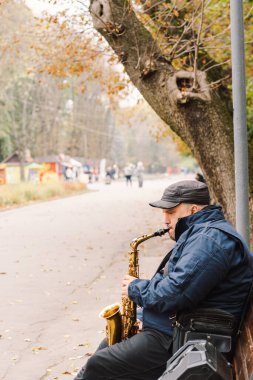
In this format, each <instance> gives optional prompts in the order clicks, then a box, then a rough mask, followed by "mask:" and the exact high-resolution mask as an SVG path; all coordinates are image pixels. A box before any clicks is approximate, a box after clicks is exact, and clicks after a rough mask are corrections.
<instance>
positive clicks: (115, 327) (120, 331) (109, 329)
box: [99, 228, 168, 346]
mask: <svg viewBox="0 0 253 380" xmlns="http://www.w3.org/2000/svg"><path fill="white" fill-rule="evenodd" d="M166 232H168V228H165V229H160V230H158V231H156V232H154V233H153V234H150V235H142V236H140V237H138V238H136V239H134V240H132V242H131V244H130V247H131V251H130V252H129V253H128V274H129V275H130V276H134V277H136V278H139V257H138V252H139V251H138V249H137V248H138V246H139V244H141V243H143V242H144V241H145V240H148V239H151V238H153V237H155V236H162V235H164V234H165V233H166ZM99 316H100V317H101V318H106V320H107V325H106V336H107V342H108V345H109V346H111V345H113V344H115V343H119V342H121V341H122V340H125V339H127V338H130V337H131V336H133V335H135V334H137V332H138V326H137V324H136V304H135V303H134V302H133V301H132V300H131V299H130V298H129V297H122V313H121V311H120V304H119V303H115V304H112V305H109V306H106V307H105V308H104V309H103V310H102V311H101V312H100V314H99Z"/></svg>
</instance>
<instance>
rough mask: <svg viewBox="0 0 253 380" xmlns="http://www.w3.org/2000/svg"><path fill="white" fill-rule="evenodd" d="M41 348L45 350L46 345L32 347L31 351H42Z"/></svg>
mask: <svg viewBox="0 0 253 380" xmlns="http://www.w3.org/2000/svg"><path fill="white" fill-rule="evenodd" d="M42 350H47V348H46V347H33V348H32V351H42Z"/></svg>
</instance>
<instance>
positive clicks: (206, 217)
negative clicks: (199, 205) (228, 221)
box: [175, 205, 224, 241]
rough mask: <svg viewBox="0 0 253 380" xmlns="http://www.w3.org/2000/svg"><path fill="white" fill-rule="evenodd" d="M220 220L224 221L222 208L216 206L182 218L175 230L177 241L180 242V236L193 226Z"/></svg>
mask: <svg viewBox="0 0 253 380" xmlns="http://www.w3.org/2000/svg"><path fill="white" fill-rule="evenodd" d="M218 220H224V214H223V212H222V209H221V206H216V205H212V206H207V207H205V208H203V209H202V210H200V211H198V212H196V213H195V214H192V215H189V216H185V217H184V218H180V219H178V222H177V224H176V228H175V240H176V241H178V239H179V238H180V236H181V235H182V234H183V233H184V232H185V231H187V230H188V228H189V227H191V226H192V225H193V224H201V223H205V222H211V221H213V222H214V221H218Z"/></svg>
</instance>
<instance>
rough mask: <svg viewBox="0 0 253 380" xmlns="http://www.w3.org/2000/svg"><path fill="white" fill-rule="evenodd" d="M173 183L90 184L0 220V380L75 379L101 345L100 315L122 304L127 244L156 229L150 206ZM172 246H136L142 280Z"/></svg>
mask: <svg viewBox="0 0 253 380" xmlns="http://www.w3.org/2000/svg"><path fill="white" fill-rule="evenodd" d="M178 179H181V178H179V177H174V178H173V179H170V180H169V179H164V180H154V181H146V182H145V183H144V187H143V188H142V189H139V188H138V187H137V183H134V184H133V186H132V188H130V187H128V188H127V187H126V185H125V183H123V182H114V183H112V184H111V185H105V184H94V185H90V189H91V190H93V191H91V192H89V193H86V194H83V195H80V196H75V197H70V198H65V199H59V200H55V201H50V202H45V203H39V204H33V205H30V206H27V207H22V208H18V209H13V210H11V211H4V212H1V213H0V239H1V246H0V289H1V301H0V379H1V380H53V379H59V380H64V379H66V380H68V379H72V378H73V374H74V373H75V371H77V370H78V368H79V367H80V366H81V365H82V364H83V363H84V362H85V361H86V360H87V358H88V357H89V355H90V354H91V353H92V352H94V350H95V348H96V346H97V344H98V343H99V341H100V340H101V339H102V338H103V336H104V328H105V321H104V320H101V319H99V318H98V313H99V311H100V310H101V309H102V308H103V307H104V306H106V305H108V304H110V303H113V302H116V301H120V282H121V278H122V275H123V274H124V273H125V272H126V271H127V266H128V261H127V252H128V250H129V244H130V242H131V240H132V239H133V238H135V237H137V236H140V235H142V234H144V233H145V234H146V233H151V232H153V231H154V230H156V229H158V228H163V227H164V226H163V223H162V222H163V218H162V214H161V211H160V210H157V209H153V208H151V207H149V206H148V202H149V201H152V200H157V199H159V198H160V196H161V194H162V191H163V189H164V187H166V186H167V185H168V184H169V183H171V182H174V181H176V180H178ZM157 239H158V241H157ZM171 244H172V242H171V241H170V240H169V238H168V237H162V238H156V239H151V240H149V241H147V242H145V243H143V244H142V245H141V246H140V267H141V269H140V270H141V272H142V271H143V270H144V271H146V272H147V274H148V275H149V276H150V275H151V274H152V273H153V270H154V268H156V266H157V265H158V264H159V262H160V260H161V258H162V257H163V255H164V253H166V252H167V251H168V250H169V248H170V247H171Z"/></svg>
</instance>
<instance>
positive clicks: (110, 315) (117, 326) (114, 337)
mask: <svg viewBox="0 0 253 380" xmlns="http://www.w3.org/2000/svg"><path fill="white" fill-rule="evenodd" d="M99 317H100V318H105V319H106V320H107V324H106V337H107V342H108V345H109V346H112V345H113V344H115V343H119V342H120V341H121V331H122V317H121V312H120V304H119V303H113V304H111V305H108V306H106V307H105V308H104V309H103V310H101V312H100V313H99Z"/></svg>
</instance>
